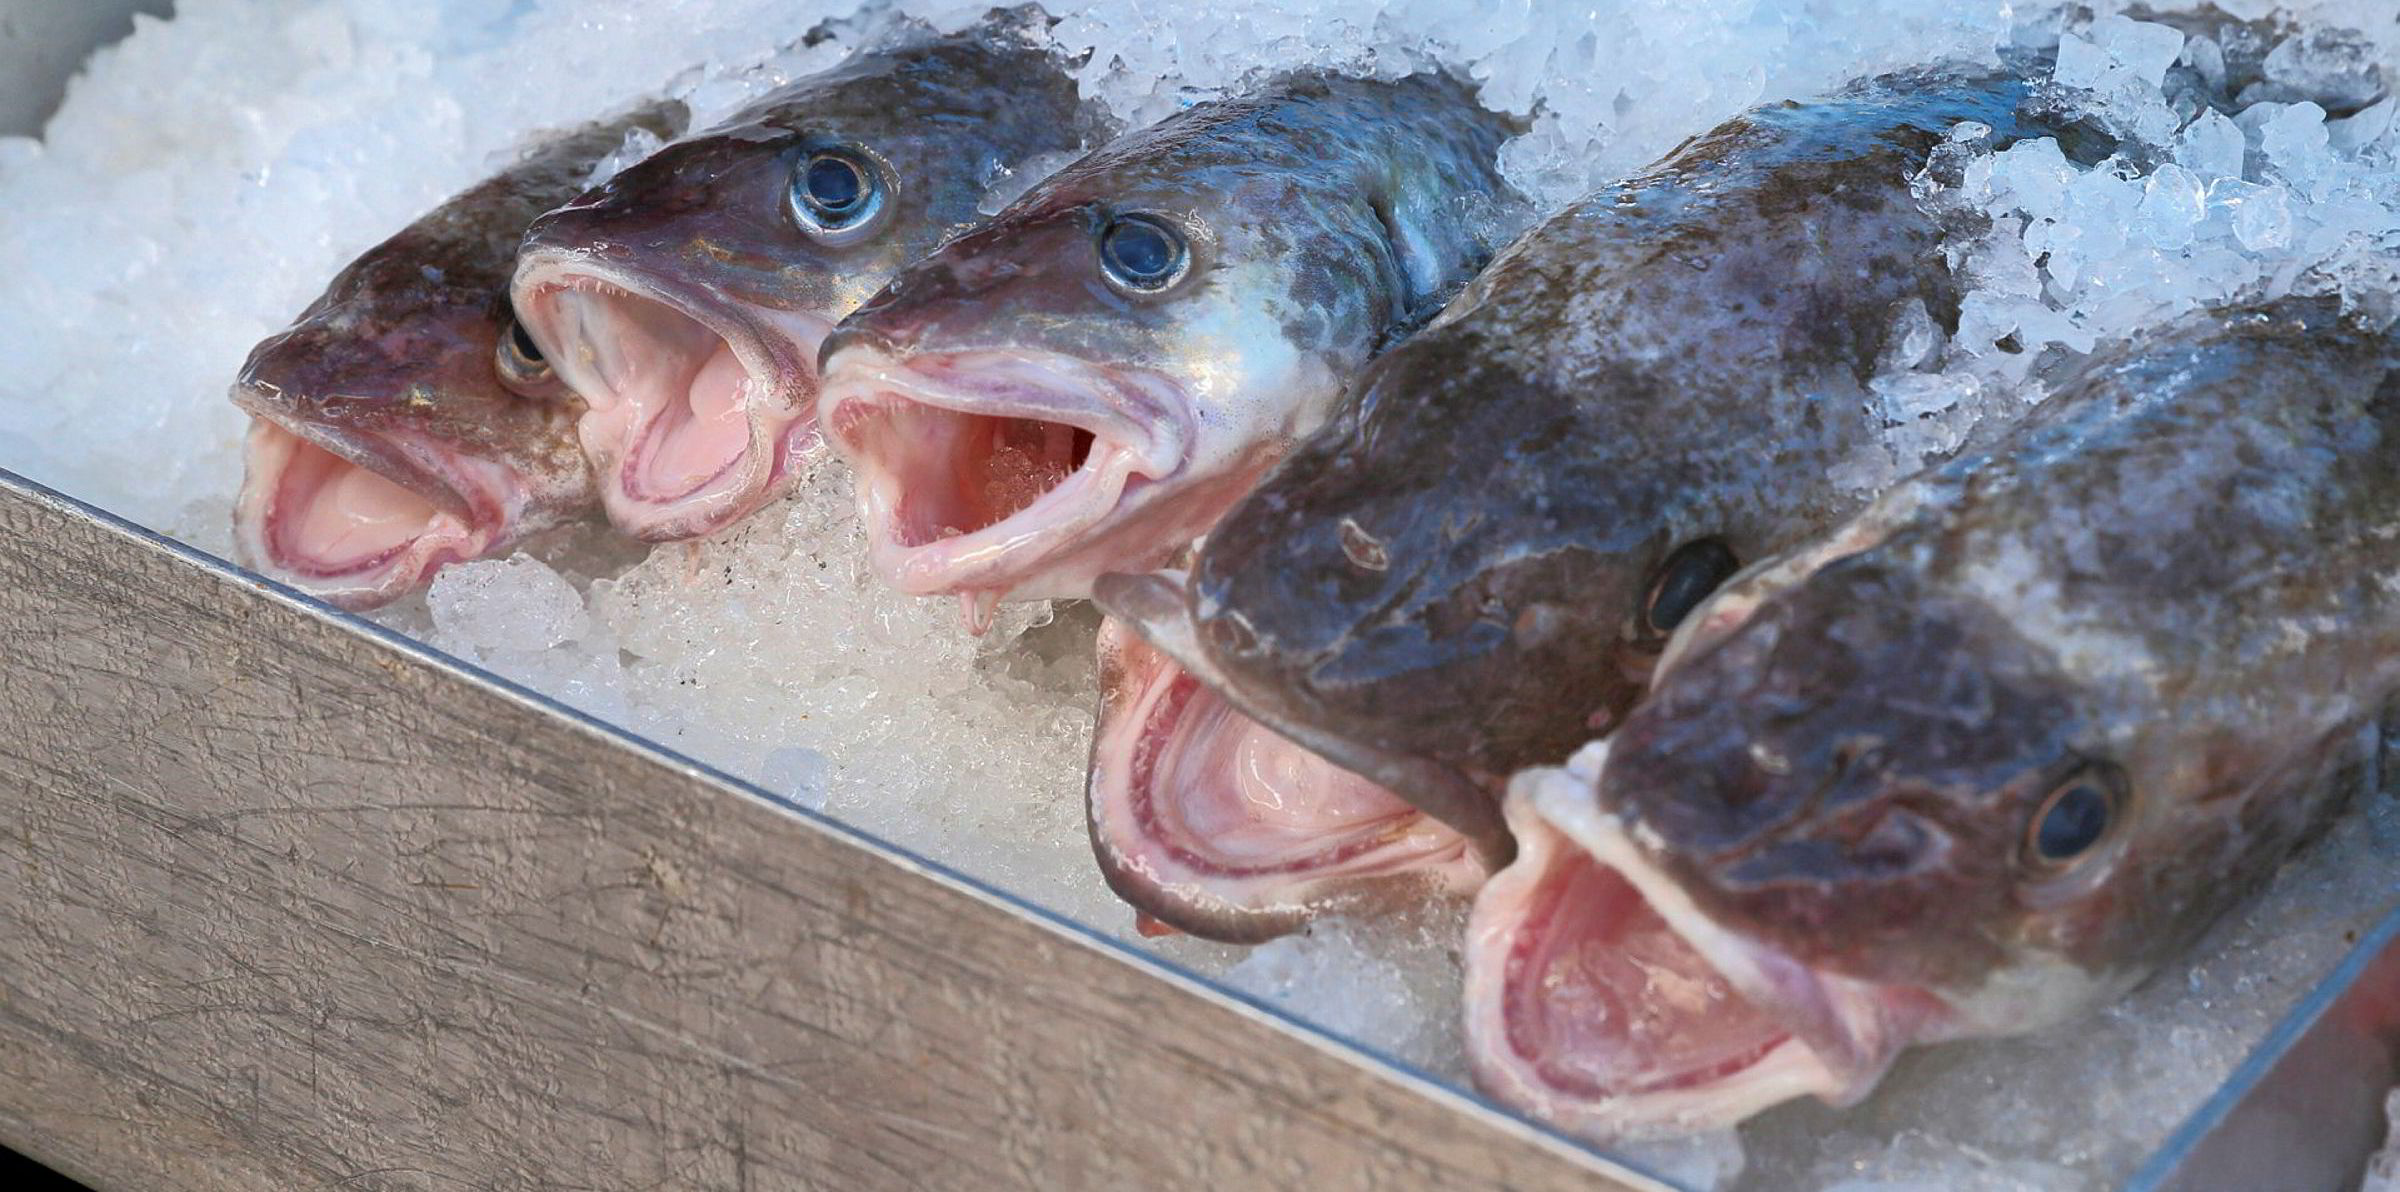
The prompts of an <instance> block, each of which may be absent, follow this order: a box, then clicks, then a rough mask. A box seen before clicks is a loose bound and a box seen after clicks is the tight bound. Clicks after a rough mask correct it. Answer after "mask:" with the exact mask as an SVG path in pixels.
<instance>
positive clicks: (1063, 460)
mask: <svg viewBox="0 0 2400 1192" xmlns="http://www.w3.org/2000/svg"><path fill="white" fill-rule="evenodd" d="M820 422H821V424H822V426H823V427H824V431H825V434H826V436H827V438H828V439H829V440H830V442H831V443H832V445H833V447H834V449H835V450H837V451H839V452H840V453H841V454H842V455H844V456H845V457H847V458H848V459H849V461H850V462H851V464H852V465H853V466H854V467H855V468H856V469H857V471H858V476H859V485H858V494H859V496H858V500H859V515H860V517H861V519H862V520H863V521H864V522H865V523H866V526H867V533H868V536H869V544H870V546H869V551H870V557H871V559H872V561H873V563H874V565H875V568H876V570H877V572H878V573H879V574H881V575H882V576H883V578H884V580H885V581H886V582H887V583H890V584H891V585H892V586H893V587H895V588H898V589H899V590H901V591H903V592H907V593H911V594H913V595H937V594H952V593H958V594H976V593H992V594H996V595H997V596H998V597H999V598H1005V599H1043V598H1082V597H1087V596H1089V595H1090V594H1091V585H1092V581H1093V580H1094V579H1095V578H1096V577H1097V576H1099V575H1100V574H1101V573H1103V572H1106V571H1116V570H1122V569H1124V568H1126V567H1128V566H1131V567H1143V566H1155V565H1157V564H1158V563H1161V562H1164V561H1165V559H1166V557H1167V556H1169V555H1171V554H1173V553H1174V552H1176V551H1179V550H1181V549H1182V548H1183V547H1184V546H1185V545H1187V544H1189V543H1190V541H1191V540H1192V539H1193V538H1194V537H1195V536H1197V535H1198V534H1199V533H1200V532H1202V531H1203V530H1205V529H1206V528H1207V527H1208V524H1209V523H1211V522H1213V521H1215V519H1216V516H1217V514H1218V513H1220V512H1221V511H1222V510H1223V508H1224V506H1225V505H1227V504H1230V503H1231V501H1232V500H1233V499H1234V498H1235V497H1236V496H1238V495H1239V493H1241V492H1243V491H1246V490H1247V489H1248V488H1249V486H1250V485H1251V484H1252V483H1253V482H1255V480H1256V478H1257V476H1258V474H1259V473H1260V472H1262V471H1263V470H1264V469H1265V466H1266V461H1265V459H1264V458H1263V453H1253V454H1251V455H1246V456H1242V457H1239V458H1235V459H1231V460H1227V461H1223V462H1222V463H1221V464H1220V465H1218V466H1216V467H1202V466H1196V465H1195V463H1194V460H1193V451H1192V448H1193V439H1194V437H1195V425H1194V424H1195V419H1194V417H1193V414H1192V407H1191V403H1190V402H1189V401H1188V400H1187V398H1186V395H1185V393H1184V390H1183V388H1182V386H1181V385H1180V384H1179V383H1178V382H1176V381H1174V380H1172V379H1170V378H1168V377H1166V376H1164V375H1163V374H1160V373H1156V372H1152V371H1149V370H1146V369H1136V368H1121V367H1115V366H1111V365H1104V364H1095V363H1091V362H1087V361H1084V360H1081V359H1077V358H1075V357H1072V356H1067V355H1063V354H1060V353H1054V352H1048V351H1044V350H1040V349H1030V348H1022V349H1021V348H1010V349H993V350H981V351H968V352H956V353H936V352H912V353H907V354H894V353H892V352H889V351H886V350H884V349H882V348H881V347H878V346H875V345H872V344H865V343H861V344H854V345H848V346H844V347H841V348H840V349H839V350H837V351H835V352H833V353H832V354H831V355H830V356H829V358H828V359H827V361H826V372H825V389H824V396H823V399H822V404H821V408H820Z"/></svg>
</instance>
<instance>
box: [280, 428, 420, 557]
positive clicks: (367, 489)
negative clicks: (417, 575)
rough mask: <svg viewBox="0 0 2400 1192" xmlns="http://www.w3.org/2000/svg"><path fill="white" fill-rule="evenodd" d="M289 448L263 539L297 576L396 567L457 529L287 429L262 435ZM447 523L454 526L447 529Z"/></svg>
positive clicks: (402, 491) (409, 495)
mask: <svg viewBox="0 0 2400 1192" xmlns="http://www.w3.org/2000/svg"><path fill="white" fill-rule="evenodd" d="M258 433H259V434H260V435H261V436H263V437H268V438H270V439H273V438H280V439H281V440H285V442H270V443H269V444H268V446H269V447H270V448H275V447H280V448H284V449H286V450H287V451H288V454H287V455H286V456H285V458H284V461H283V463H282V466H281V473H280V475H279V476H278V477H276V478H275V479H274V481H273V482H272V483H273V488H272V490H271V496H270V498H269V501H270V503H269V506H268V508H267V510H266V524H265V526H264V530H265V533H264V535H263V537H264V540H265V543H266V546H267V549H268V553H269V555H270V556H271V559H270V561H271V562H272V563H273V564H274V565H275V566H277V567H278V568H280V569H282V570H285V571H288V572H290V573H292V574H294V575H297V576H304V577H332V576H347V575H355V574H358V573H360V572H363V571H369V570H373V569H375V568H377V567H380V566H384V565H387V564H389V563H390V562H392V561H393V560H394V559H395V558H397V557H398V556H399V555H400V554H402V553H403V552H404V551H406V550H407V549H408V548H409V547H410V546H411V545H413V544H414V543H416V541H417V540H418V539H420V538H423V537H425V536H426V535H428V534H431V533H433V532H435V531H436V530H437V529H447V528H455V523H456V519H455V518H452V517H450V516H449V515H448V514H446V513H444V512H443V511H442V510H441V509H440V508H439V507H437V506H435V505H434V504H433V502H431V501H428V500H426V499H425V498H424V497H422V496H419V495H417V494H416V493H413V492H410V491H409V490H408V489H406V488H403V487H401V486H400V485H398V484H394V483H393V482H391V481H390V480H387V479H385V478H384V477H382V476H379V475H377V474H376V473H374V472H371V471H369V470H367V469H366V468H363V467H360V466H359V465H357V464H354V463H351V462H350V461H349V460H346V459H343V458H342V457H340V456H338V455H335V454H333V453H332V452H330V451H327V450H325V449H324V448H322V447H319V446H317V445H316V444H314V443H310V442H307V441H305V440H302V439H299V438H298V437H297V436H294V435H293V434H292V433H291V432H289V431H286V430H283V429H282V428H280V427H274V426H263V427H262V429H261V430H260V431H259V432H258ZM442 523H448V524H447V525H444V524H442Z"/></svg>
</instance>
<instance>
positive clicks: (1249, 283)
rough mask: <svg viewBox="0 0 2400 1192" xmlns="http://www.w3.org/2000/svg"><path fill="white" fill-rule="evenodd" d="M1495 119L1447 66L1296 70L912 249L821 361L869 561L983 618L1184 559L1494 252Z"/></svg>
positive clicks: (1502, 221)
mask: <svg viewBox="0 0 2400 1192" xmlns="http://www.w3.org/2000/svg"><path fill="white" fill-rule="evenodd" d="M1514 129H1515V125H1514V124H1513V123H1511V122H1510V121H1509V120H1507V119H1504V118H1503V117H1500V116H1498V115H1495V114H1493V113H1491V112H1488V111H1486V110H1484V109H1483V108H1482V107H1481V106H1479V105H1478V104H1477V103H1476V102H1475V99H1474V96H1473V94H1472V93H1471V92H1470V91H1469V89H1468V88H1466V87H1465V86H1464V85H1462V84H1460V83H1458V82H1456V81H1454V80H1451V79H1449V78H1447V77H1444V76H1438V75H1415V76H1410V77H1408V78H1403V79H1399V80H1393V81H1382V80H1371V79H1351V78H1342V77H1333V76H1324V75H1303V76H1299V77H1295V78H1288V79H1285V80H1283V81H1281V82H1279V83H1276V84H1273V85H1271V86H1268V87H1265V88H1262V89H1260V90H1258V91H1256V92H1253V93H1249V94H1245V95H1241V96H1236V97H1233V98H1228V99H1223V100H1218V101H1214V102H1209V103H1202V104H1198V105H1195V106H1193V107H1191V108H1189V109H1186V110H1185V111H1183V112H1181V113H1178V114H1177V115H1175V116H1172V117H1170V118H1168V119H1167V120H1164V121H1162V122H1160V123H1159V124H1157V125H1155V126H1152V127H1150V128H1147V129H1143V130H1141V131H1138V132H1134V133H1131V134H1128V135H1126V136H1124V137H1121V138H1119V139H1117V140H1116V141H1114V142H1111V143H1110V144H1108V145H1106V146H1104V147H1102V148H1101V149H1099V150H1097V151H1095V152H1093V153H1091V154H1089V155H1087V156H1086V157H1084V158H1082V159H1081V160H1079V161H1077V162H1076V163H1075V164H1073V165H1070V166H1068V167H1066V168H1065V169H1062V170H1061V171H1059V172H1058V173H1057V174H1055V175H1053V176H1052V177H1050V178H1049V179H1047V180H1045V181H1043V182H1042V183H1040V184H1039V185H1037V186H1035V187H1034V188H1033V189H1032V190H1031V191H1030V192H1028V193H1027V194H1025V195H1024V196H1022V197H1020V198H1019V199H1018V200H1017V201H1016V202H1014V203H1012V204H1011V205H1010V206H1009V207H1007V208H1006V209H1005V210H1003V211H1001V212H1000V213H999V214H998V215H996V216H994V217H993V218H992V219H990V220H989V221H987V222H985V223H984V224H982V225H981V226H979V227H977V228H976V229H974V230H973V231H971V232H969V233H967V234H966V235H963V236H961V237H959V238H958V239H956V240H954V241H951V242H950V243H948V244H945V245H944V246H942V248H941V249H940V250H938V251H936V252H935V253H933V254H932V255H930V256H928V257H927V258H926V259H925V260H923V261H921V262H918V263H917V264H915V265H913V266H911V267H910V268H909V269H908V270H907V271H906V272H904V273H902V274H901V275H900V276H899V277H898V278H896V279H895V280H894V281H893V282H892V284H891V286H890V287H889V288H887V289H886V290H885V291H884V292H883V293H882V294H880V295H878V296H877V297H876V298H875V299H874V300H873V301H871V302H869V303H868V304H867V305H866V306H865V307H863V308H861V309H860V310H859V311H858V312H857V313H856V314H854V315H852V316H851V317H850V318H849V319H847V320H845V321H844V322H843V324H842V326H841V327H840V329H839V330H837V331H836V332H835V333H834V335H833V337H832V339H830V340H829V341H828V342H827V344H826V351H825V364H826V390H825V397H824V408H823V415H824V420H825V425H826V428H827V431H828V434H829V435H830V437H831V440H832V442H833V444H834V446H835V447H836V448H837V449H838V450H840V451H841V452H842V453H843V454H844V455H845V456H847V457H848V458H849V459H850V460H851V462H852V463H853V464H854V465H856V467H857V469H858V473H859V501H860V512H861V515H862V517H863V518H864V519H865V521H866V523H867V527H868V530H869V533H870V535H871V543H872V549H873V554H874V561H875V565H876V568H877V570H878V571H879V572H880V573H881V574H882V575H883V577H884V578H885V579H886V580H888V581H889V582H891V583H892V584H893V585H894V586H896V587H898V588H899V589H901V590H902V591H905V592H911V593H917V594H958V595H960V596H962V597H964V598H965V599H966V601H967V603H968V604H969V606H970V608H973V607H976V606H978V605H980V606H982V607H986V608H988V606H989V603H990V602H992V601H996V600H1000V599H1007V598H1035V597H1080V596H1086V595H1089V594H1090V590H1091V583H1092V580H1093V578H1094V577H1095V576H1097V575H1099V574H1101V573H1103V572H1108V571H1120V570H1139V569H1144V568H1148V567H1152V566H1157V565H1159V564H1160V563H1161V562H1163V561H1164V560H1165V559H1166V558H1168V557H1169V556H1171V555H1172V554H1174V553H1175V552H1178V551H1181V550H1183V549H1184V548H1186V547H1187V546H1188V545H1189V544H1190V542H1191V540H1192V539H1193V538H1194V537H1195V536H1196V535H1198V534H1200V533H1201V532H1202V531H1204V530H1206V529H1207V528H1208V527H1209V525H1210V524H1211V523H1213V522H1215V521H1216V519H1217V517H1218V516H1219V515H1220V514H1221V513H1222V512H1223V511H1224V510H1225V509H1226V508H1227V507H1228V506H1229V505H1231V504H1232V503H1233V502H1234V501H1235V500H1236V499H1238V498H1239V497H1240V496H1241V495H1242V494H1243V493H1244V492H1246V491H1247V490H1248V489H1249V488H1250V487H1251V485H1252V484H1254V483H1255V482H1256V481H1257V479H1258V477H1259V476H1260V475H1261V474H1263V473H1264V472H1265V471H1266V469H1267V468H1268V467H1269V466H1271V465H1272V464H1273V463H1274V462H1275V461H1276V460H1277V459H1279V458H1281V457H1282V456H1283V454H1284V453H1285V452H1286V451H1287V450H1288V449H1289V447H1290V445H1291V444H1292V443H1293V442H1294V441H1295V440H1296V439H1297V438H1299V437H1300V436H1302V435H1304V434H1306V433H1308V432H1309V431H1311V430H1313V429H1314V428H1315V427H1316V426H1317V425H1319V424H1320V423H1321V422H1323V421H1324V419H1325V418H1326V417H1327V415H1328V414H1329V413H1331V411H1332V409H1333V406H1334V404H1335V402H1336V401H1337V399H1338V398H1339V397H1340V395H1341V394H1342V393H1343V391H1344V389H1345V387H1346V385H1347V384H1348V383H1349V381H1350V380H1351V379H1352V378H1354V377H1355V376H1356V374H1357V373H1358V371H1359V369H1360V368H1362V367H1363V366H1364V365H1365V364H1366V362H1367V360H1368V359H1369V358H1370V357H1371V356H1372V355H1373V354H1374V353H1375V352H1376V351H1378V350H1380V349H1381V348H1382V347H1384V346H1385V345H1386V344H1388V343H1389V342H1391V341H1393V340H1394V339H1396V338H1398V337H1399V336H1400V335H1401V334H1403V333H1405V332H1406V331H1407V330H1409V329H1410V328H1412V327H1414V326H1415V325H1417V324H1418V323H1420V322H1421V321H1422V320H1423V318H1424V317H1425V316H1427V315H1429V314H1431V313H1432V312H1433V311H1434V310H1435V309H1437V308H1438V307H1439V306H1440V304H1441V302H1442V301H1443V300H1444V299H1446V298H1447V297H1448V296H1449V295H1450V294H1451V293H1453V292H1455V291H1456V290H1457V288H1458V287H1459V286H1460V285H1462V284H1463V283H1464V282H1465V281H1466V280H1467V278H1468V277H1469V276H1470V275H1471V274H1473V273H1474V271H1475V270H1476V269H1478V268H1480V267H1481V266H1482V265H1483V264H1484V262H1485V261H1487V260H1488V259H1489V258H1490V255H1491V253H1492V252H1493V251H1494V250H1495V249H1496V248H1497V246H1498V244H1499V242H1500V241H1501V240H1502V239H1504V237H1505V228H1506V216H1507V214H1508V213H1509V212H1511V211H1513V210H1515V209H1517V207H1519V206H1520V205H1521V202H1520V200H1519V199H1518V198H1517V196H1516V195H1515V193H1514V192H1513V191H1512V190H1511V189H1510V188H1509V187H1508V185H1507V183H1505V182H1504V181H1502V180H1501V178H1500V176H1499V172H1498V165H1497V156H1498V150H1499V147H1500V143H1501V142H1502V140H1503V139H1505V138H1506V137H1507V136H1509V135H1510V134H1511V133H1512V132H1513V131H1514Z"/></svg>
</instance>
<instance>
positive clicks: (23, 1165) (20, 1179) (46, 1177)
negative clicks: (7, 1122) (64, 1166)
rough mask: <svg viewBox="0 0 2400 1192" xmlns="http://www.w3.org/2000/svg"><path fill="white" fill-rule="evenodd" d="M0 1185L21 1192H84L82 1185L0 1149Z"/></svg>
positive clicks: (11, 1152)
mask: <svg viewBox="0 0 2400 1192" xmlns="http://www.w3.org/2000/svg"><path fill="white" fill-rule="evenodd" d="M0 1185H4V1186H6V1187H9V1188H13V1189H22V1190H23V1192H84V1189H83V1185H81V1184H78V1183H76V1182H75V1181H73V1180H70V1179H68V1178H67V1177H65V1176H62V1175H60V1174H58V1173H57V1172H55V1171H52V1170H50V1169H49V1168H47V1167H44V1166H42V1165H41V1164H39V1163H36V1162H34V1161H33V1160H31V1159H28V1158H26V1157H25V1156H23V1155H20V1154H18V1153H16V1152H15V1151H12V1150H8V1149H5V1148H0Z"/></svg>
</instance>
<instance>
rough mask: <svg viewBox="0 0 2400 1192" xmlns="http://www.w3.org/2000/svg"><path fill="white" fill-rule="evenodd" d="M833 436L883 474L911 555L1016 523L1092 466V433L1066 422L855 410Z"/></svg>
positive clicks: (899, 538) (910, 405)
mask: <svg viewBox="0 0 2400 1192" xmlns="http://www.w3.org/2000/svg"><path fill="white" fill-rule="evenodd" d="M842 422H843V425H842V426H840V427H838V428H836V431H837V433H839V434H841V435H842V436H843V438H844V439H845V440H846V441H847V442H848V443H849V445H850V446H851V448H852V449H853V450H854V451H855V452H856V454H857V457H858V458H862V459H871V460H874V461H876V462H877V463H879V464H881V465H882V467H883V469H884V470H885V472H886V473H887V475H886V478H885V483H886V484H887V485H888V486H889V491H892V492H894V493H897V494H898V499H897V501H896V502H895V503H894V505H893V519H892V525H891V527H890V533H891V537H892V541H893V542H894V543H895V544H896V545H898V546H901V547H904V548H912V549H913V548H915V547H920V546H926V545H930V544H932V543H935V542H939V541H941V540H943V539H945V538H956V537H959V536H961V535H966V534H972V533H975V532H976V531H978V530H983V529H986V528H989V527H991V526H994V525H998V524H999V523H1001V522H1003V521H1006V520H1007V519H1009V518H1011V517H1014V516H1015V515H1017V514H1018V513H1021V512H1023V511H1024V510H1025V509H1026V508H1028V507H1029V506H1031V505H1032V504H1033V503H1034V502H1035V501H1037V500H1040V499H1041V498H1042V497H1043V495H1045V494H1047V493H1049V492H1050V491H1051V490H1053V489H1055V488H1057V487H1058V486H1059V485H1061V484H1064V483H1066V480H1067V478H1068V477H1069V476H1072V475H1074V474H1075V472H1076V470H1077V469H1080V468H1081V467H1083V465H1084V461H1085V460H1087V459H1089V458H1090V457H1091V453H1092V445H1093V443H1094V441H1095V440H1094V436H1093V435H1092V432H1090V431H1088V430H1085V429H1083V428H1081V427H1078V426H1070V425H1068V424H1066V423H1063V422H1045V421H1042V420H1040V419H1036V418H1012V417H995V416H990V415H983V414H968V413H962V412H959V411H956V410H945V409H942V408H940V407H937V406H929V405H924V404H921V403H918V402H913V401H906V400H887V401H876V402H860V403H852V404H851V405H848V406H845V407H844V416H843V418H842Z"/></svg>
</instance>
